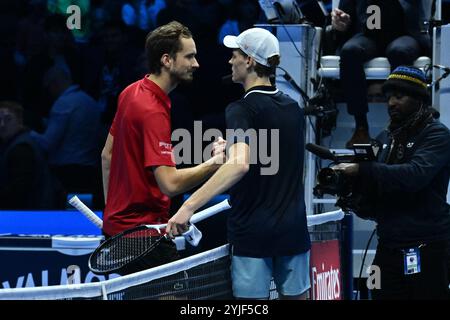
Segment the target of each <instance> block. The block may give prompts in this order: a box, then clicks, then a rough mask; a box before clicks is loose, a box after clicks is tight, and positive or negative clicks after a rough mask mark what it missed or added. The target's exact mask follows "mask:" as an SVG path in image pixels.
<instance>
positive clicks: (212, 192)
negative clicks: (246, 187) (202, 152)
mask: <svg viewBox="0 0 450 320" xmlns="http://www.w3.org/2000/svg"><path fill="white" fill-rule="evenodd" d="M229 155H230V157H229V158H228V160H227V162H225V164H224V165H223V166H221V167H220V168H219V169H218V170H217V172H216V173H215V174H214V175H213V176H212V177H211V179H209V180H208V181H207V182H206V183H205V184H204V185H203V186H202V187H201V188H199V189H198V190H197V191H196V192H194V193H193V194H192V196H191V197H190V198H189V199H188V200H187V201H186V202H185V203H184V204H183V205H182V206H181V208H180V209H179V210H178V212H177V213H176V214H175V215H174V216H173V217H172V218H171V219H170V220H169V222H168V224H167V228H166V232H167V233H169V234H172V235H177V234H179V233H181V232H182V231H183V230H184V229H185V225H186V223H187V222H188V221H189V219H190V218H191V216H192V215H193V214H194V212H195V211H197V210H198V209H199V208H200V207H202V206H203V205H205V204H206V203H207V202H208V201H209V200H211V199H212V198H213V197H215V196H216V195H218V194H221V193H223V192H225V191H226V190H228V189H229V188H230V187H232V186H233V185H234V184H236V183H237V182H238V181H239V180H241V179H242V177H243V176H245V174H246V173H247V172H248V170H249V169H250V148H249V146H248V145H247V144H246V143H243V142H239V143H235V144H233V145H232V146H231V147H230V149H229Z"/></svg>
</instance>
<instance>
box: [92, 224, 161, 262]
mask: <svg viewBox="0 0 450 320" xmlns="http://www.w3.org/2000/svg"><path fill="white" fill-rule="evenodd" d="M160 238H161V236H155V232H154V230H151V229H143V230H136V231H134V232H131V233H128V234H124V235H123V236H121V237H117V238H114V239H113V238H111V241H109V242H108V243H107V242H105V243H104V244H103V248H102V249H101V250H99V252H98V255H97V257H96V259H93V263H92V267H93V268H95V269H97V270H99V271H108V270H114V269H118V268H121V267H122V266H124V265H126V264H128V263H130V262H132V261H133V260H135V259H137V258H138V257H139V256H141V255H142V254H143V253H144V252H146V251H148V250H150V249H151V248H152V247H153V246H154V245H155V244H156V243H157V240H159V239H160Z"/></svg>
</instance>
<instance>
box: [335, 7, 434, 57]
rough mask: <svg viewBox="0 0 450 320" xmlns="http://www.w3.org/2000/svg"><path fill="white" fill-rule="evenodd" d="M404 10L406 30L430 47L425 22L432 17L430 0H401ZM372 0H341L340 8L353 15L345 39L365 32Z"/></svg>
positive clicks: (424, 47)
mask: <svg viewBox="0 0 450 320" xmlns="http://www.w3.org/2000/svg"><path fill="white" fill-rule="evenodd" d="M399 3H400V5H401V7H402V8H403V12H404V17H405V19H404V27H405V30H406V32H407V33H408V34H409V35H411V36H412V37H413V38H414V39H416V40H417V41H418V42H419V44H420V45H421V47H422V48H423V49H425V50H427V49H429V48H430V37H429V36H428V34H426V33H425V31H426V28H425V26H424V24H423V23H424V22H425V21H426V20H429V19H430V14H431V1H430V0H399ZM369 5H370V0H340V2H339V9H341V10H343V11H344V12H345V13H348V14H349V15H350V17H351V25H350V28H349V29H348V30H347V31H346V32H345V35H344V37H343V40H344V41H345V40H348V39H349V38H350V37H351V36H353V35H355V34H357V33H362V32H364V26H365V24H366V20H367V13H366V10H367V7H368V6H369Z"/></svg>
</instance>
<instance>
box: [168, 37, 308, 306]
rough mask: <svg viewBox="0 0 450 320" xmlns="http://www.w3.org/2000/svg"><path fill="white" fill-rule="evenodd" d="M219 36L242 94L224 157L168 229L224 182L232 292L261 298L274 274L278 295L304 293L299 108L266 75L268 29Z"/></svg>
mask: <svg viewBox="0 0 450 320" xmlns="http://www.w3.org/2000/svg"><path fill="white" fill-rule="evenodd" d="M224 44H225V46H227V47H229V48H231V49H233V53H232V57H231V59H230V61H229V63H230V64H231V66H232V79H233V81H234V82H236V83H240V84H242V85H243V86H244V89H245V94H244V97H243V98H242V99H240V100H238V101H236V102H233V103H231V104H230V105H229V106H228V107H227V109H226V121H227V136H226V138H227V140H228V141H227V161H226V163H225V164H224V165H222V166H221V167H220V168H219V170H218V171H217V172H216V173H215V174H214V175H213V176H212V177H211V178H210V179H209V180H208V181H207V182H206V183H205V184H204V185H203V186H202V187H201V188H200V189H198V190H197V191H196V192H195V193H194V194H193V195H192V196H191V197H190V198H189V199H188V200H187V201H186V202H185V203H184V204H183V205H182V207H181V208H180V209H179V211H178V212H177V213H176V214H175V215H174V216H173V217H172V218H171V219H170V220H169V223H168V226H167V230H166V231H167V232H168V233H169V234H172V235H177V234H179V233H181V232H182V231H183V230H185V228H186V223H187V222H188V221H189V219H190V217H191V216H192V214H193V213H194V212H195V211H196V210H197V209H199V208H200V207H202V206H203V205H205V204H206V203H207V202H208V201H209V200H210V199H212V198H213V197H214V196H216V195H218V194H220V193H223V192H226V191H227V190H229V193H230V199H231V205H232V209H231V212H230V214H229V219H228V240H229V242H230V244H231V246H232V268H231V269H232V270H231V271H232V283H233V294H234V296H235V297H236V298H240V299H267V298H269V288H270V280H271V278H272V277H274V279H275V283H276V286H277V290H278V293H279V295H280V297H281V298H282V299H305V298H306V296H307V291H308V289H309V288H310V278H309V251H310V247H311V242H310V238H309V233H308V230H307V225H306V214H305V203H304V187H303V156H304V136H303V129H304V118H303V112H302V109H301V108H300V107H299V106H298V104H297V103H296V102H295V101H294V100H292V99H291V98H290V97H288V96H287V95H285V94H283V93H282V92H280V91H279V90H278V89H277V88H276V87H274V86H272V84H271V82H270V80H269V76H270V75H271V74H273V73H274V72H275V68H276V66H277V65H278V64H279V62H280V54H279V43H278V40H277V38H276V37H275V36H274V35H272V34H271V33H270V32H269V31H267V30H265V29H260V28H252V29H248V30H246V31H244V32H242V33H241V34H240V35H239V36H237V37H235V36H226V37H225V38H224ZM268 155H270V161H268V157H267V156H268Z"/></svg>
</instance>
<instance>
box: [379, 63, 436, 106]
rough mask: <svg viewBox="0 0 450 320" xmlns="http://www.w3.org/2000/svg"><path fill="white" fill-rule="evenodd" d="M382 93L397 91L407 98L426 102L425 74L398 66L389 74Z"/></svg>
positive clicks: (427, 95)
mask: <svg viewBox="0 0 450 320" xmlns="http://www.w3.org/2000/svg"><path fill="white" fill-rule="evenodd" d="M382 90H383V93H384V94H386V93H387V92H389V91H393V90H398V91H400V92H403V93H405V94H407V95H409V96H412V97H417V98H419V99H422V100H426V99H428V97H429V94H428V90H427V80H426V77H425V73H424V72H423V71H422V70H420V69H418V68H416V67H411V66H400V67H397V68H395V70H394V71H392V72H391V74H390V75H389V77H388V79H387V80H386V82H385V83H384V84H383V87H382Z"/></svg>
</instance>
